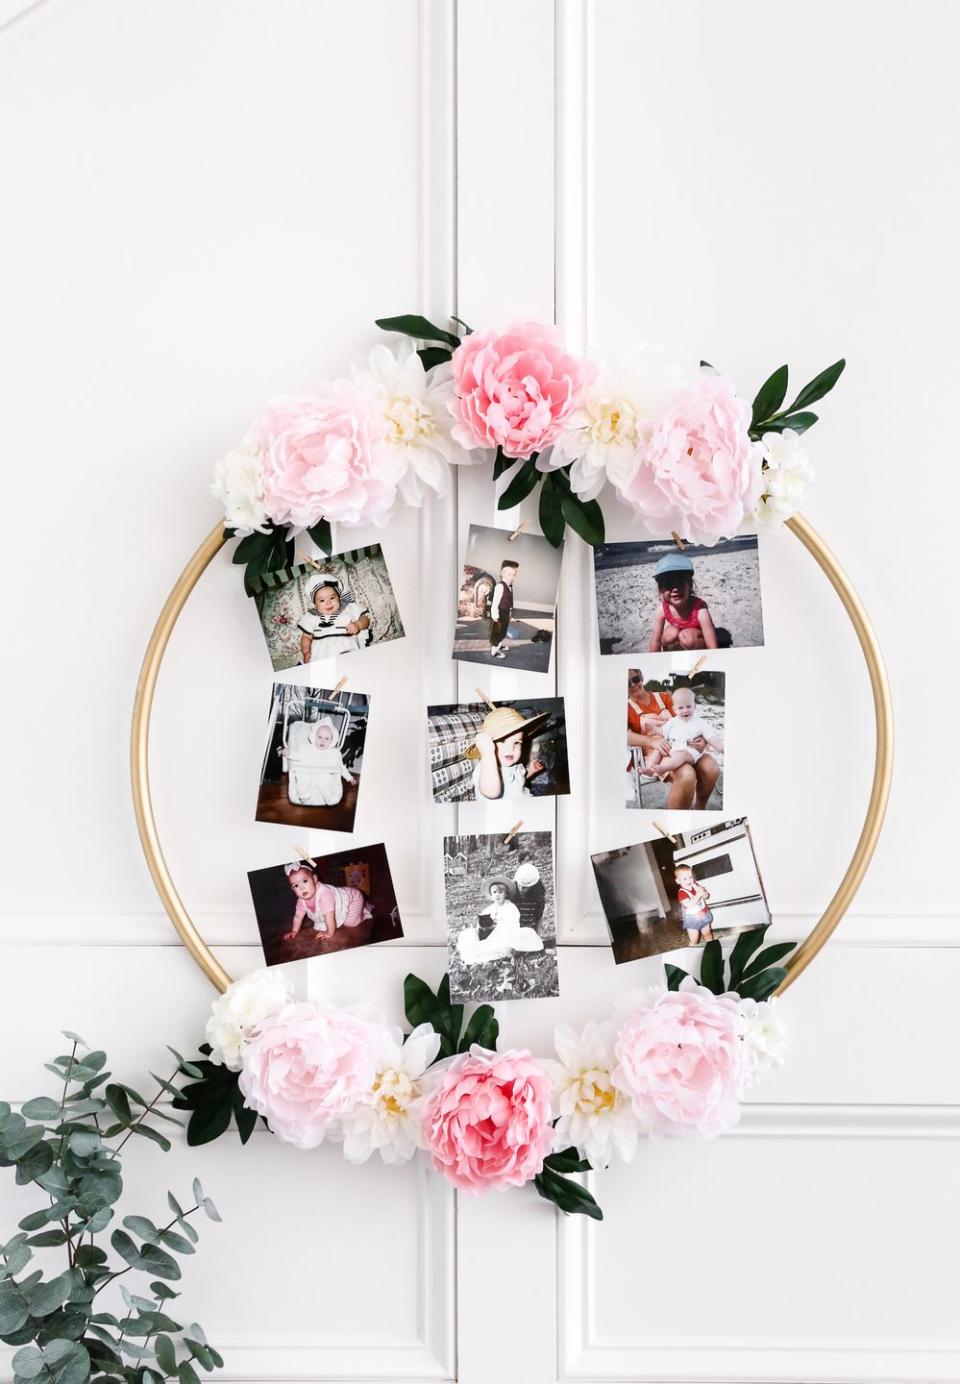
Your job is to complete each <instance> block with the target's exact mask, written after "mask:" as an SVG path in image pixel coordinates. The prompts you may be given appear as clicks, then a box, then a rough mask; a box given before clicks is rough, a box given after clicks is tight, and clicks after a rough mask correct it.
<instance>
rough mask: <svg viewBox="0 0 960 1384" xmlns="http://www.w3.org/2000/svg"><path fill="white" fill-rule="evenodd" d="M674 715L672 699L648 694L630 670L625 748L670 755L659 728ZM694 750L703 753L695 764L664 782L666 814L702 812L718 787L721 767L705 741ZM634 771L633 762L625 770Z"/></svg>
mask: <svg viewBox="0 0 960 1384" xmlns="http://www.w3.org/2000/svg"><path fill="white" fill-rule="evenodd" d="M673 715H674V710H673V698H672V697H671V695H670V693H669V692H648V691H647V689H646V688H645V687H644V685H643V674H642V673H641V672H640V670H639V668H631V670H630V675H629V679H628V683H627V744H628V746H629V747H630V748H631V749H637V750H660V751H661V753H663V754H669V753H670V745H669V743H668V741H667V740H666V739H665V738H664V737H663V736H662V735H661V734H660V730H661V727H663V726H664V725H665V724H666V722H667V721H669V720H671V719H672V717H673ZM690 743H691V745H692V746H693V748H694V749H695V750H703V751H705V753H703V754H701V756H700V758H699V759H698V760H697V762H696V764H681V765H680V767H679V768H678V769H672V770H671V771H670V773H669V774H668V775H667V777H666V779H665V782H666V783H668V784H669V785H670V792H669V795H668V797H667V808H668V810H669V811H676V812H683V811H687V810H689V809H690V808H696V810H697V811H703V810H704V809H705V808H706V806H707V803H708V802H709V801H710V794H711V793H712V792H713V790H714V788H716V786H717V779H718V778H719V777H720V765H719V764H718V763H717V761H716V760H715V759H714V757H713V755H712V754H710V753H708V752H707V751H708V746H707V742H706V740H704V739H703V737H702V736H701V737H700V738H699V739H697V740H691V742H690ZM632 768H633V762H632V760H631V761H630V762H629V763H628V764H627V770H628V772H629V770H630V769H632Z"/></svg>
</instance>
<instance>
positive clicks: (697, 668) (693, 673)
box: [687, 654, 707, 678]
mask: <svg viewBox="0 0 960 1384" xmlns="http://www.w3.org/2000/svg"><path fill="white" fill-rule="evenodd" d="M706 661H707V656H706V654H704V655H703V656H702V657H701V658H698V659H697V661H696V663H695V664H694V665H693V667H692V668H691V669H690V671H689V673H688V674H687V677H688V678H695V677H696V676H697V674H698V673H699V671H700V669H701V668H702V667H703V665H704V664H705V663H706Z"/></svg>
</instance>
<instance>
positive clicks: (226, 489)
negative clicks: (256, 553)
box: [210, 442, 268, 534]
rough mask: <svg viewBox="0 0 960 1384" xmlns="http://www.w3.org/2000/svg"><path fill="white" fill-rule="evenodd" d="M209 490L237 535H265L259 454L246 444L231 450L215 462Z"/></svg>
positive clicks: (266, 525) (264, 511)
mask: <svg viewBox="0 0 960 1384" xmlns="http://www.w3.org/2000/svg"><path fill="white" fill-rule="evenodd" d="M210 489H211V490H212V491H213V493H214V495H216V497H217V499H218V500H219V501H220V502H221V503H222V505H223V508H224V516H225V518H226V521H227V524H228V525H229V526H230V528H233V529H236V530H237V533H240V534H246V533H252V532H253V531H254V529H257V530H259V532H260V533H266V531H267V528H268V524H267V511H266V510H265V509H264V506H263V468H262V465H261V461H260V453H259V451H258V450H257V448H256V447H254V446H252V445H251V444H249V443H246V442H245V443H242V444H241V445H240V446H239V447H234V449H233V451H232V452H228V453H227V455H226V456H225V457H221V459H220V460H219V461H218V462H217V464H216V467H215V468H214V472H213V483H212V484H211V486H210Z"/></svg>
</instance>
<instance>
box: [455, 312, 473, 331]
mask: <svg viewBox="0 0 960 1384" xmlns="http://www.w3.org/2000/svg"><path fill="white" fill-rule="evenodd" d="M450 321H451V322H456V324H457V326H458V327H462V328H463V334H464V336H473V328H472V327H468V326H467V324H466V322H464V320H463V318H462V317H454V315H453V313H451V314H450Z"/></svg>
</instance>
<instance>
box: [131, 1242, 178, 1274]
mask: <svg viewBox="0 0 960 1384" xmlns="http://www.w3.org/2000/svg"><path fill="white" fill-rule="evenodd" d="M140 1258H141V1263H140V1264H139V1265H138V1266H137V1267H138V1268H141V1269H143V1272H144V1273H155V1274H156V1275H157V1277H158V1278H169V1279H172V1280H174V1281H175V1280H176V1279H178V1278H180V1277H181V1273H180V1265H179V1264H178V1263H177V1261H176V1259H174V1257H173V1255H172V1254H168V1253H167V1251H166V1250H165V1249H160V1247H159V1246H158V1245H144V1247H143V1253H142V1254H141V1256H140Z"/></svg>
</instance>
